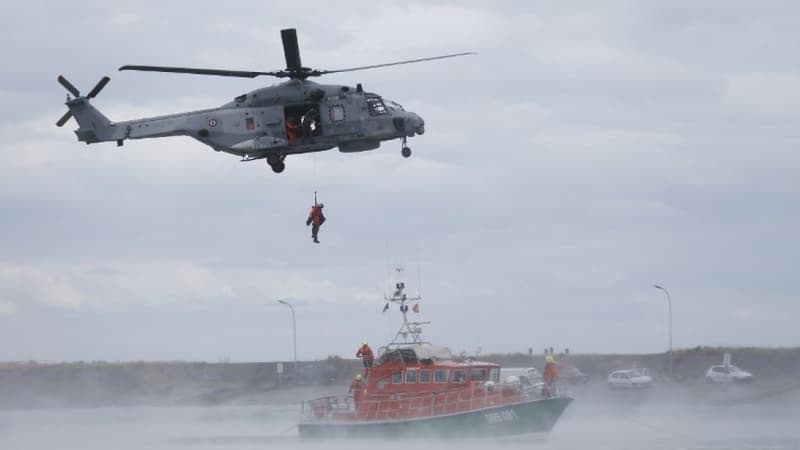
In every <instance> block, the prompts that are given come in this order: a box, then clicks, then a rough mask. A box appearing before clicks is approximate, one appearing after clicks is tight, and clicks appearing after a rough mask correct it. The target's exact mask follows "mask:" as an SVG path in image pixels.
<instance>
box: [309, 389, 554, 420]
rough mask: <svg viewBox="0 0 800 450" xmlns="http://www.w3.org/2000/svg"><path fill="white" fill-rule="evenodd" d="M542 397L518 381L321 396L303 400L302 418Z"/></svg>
mask: <svg viewBox="0 0 800 450" xmlns="http://www.w3.org/2000/svg"><path fill="white" fill-rule="evenodd" d="M541 398H545V397H544V396H543V394H542V393H541V392H540V391H536V392H530V391H528V392H525V391H524V390H523V389H522V388H521V386H520V385H519V384H514V383H498V384H494V385H491V384H489V385H474V386H468V387H464V388H463V389H458V390H448V391H438V392H403V393H392V394H372V395H370V397H369V398H359V396H358V395H356V396H355V398H354V397H352V396H347V397H323V398H319V399H316V400H311V401H307V402H304V403H303V406H302V417H303V419H304V420H306V421H317V420H329V419H349V420H392V419H413V418H428V417H434V416H441V415H449V414H457V413H461V412H467V411H473V410H480V409H485V408H491V407H495V406H502V405H510V404H515V403H520V402H524V401H529V400H534V399H541Z"/></svg>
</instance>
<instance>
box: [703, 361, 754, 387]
mask: <svg viewBox="0 0 800 450" xmlns="http://www.w3.org/2000/svg"><path fill="white" fill-rule="evenodd" d="M706 381H709V382H712V383H750V382H752V381H753V374H751V373H750V372H747V371H745V370H742V369H740V368H738V367H736V366H734V365H732V364H731V365H727V366H725V365H719V366H711V368H710V369H708V371H707V372H706Z"/></svg>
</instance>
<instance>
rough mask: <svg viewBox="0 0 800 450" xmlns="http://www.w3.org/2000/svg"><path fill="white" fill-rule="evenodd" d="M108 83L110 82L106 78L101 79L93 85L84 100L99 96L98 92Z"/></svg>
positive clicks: (109, 79)
mask: <svg viewBox="0 0 800 450" xmlns="http://www.w3.org/2000/svg"><path fill="white" fill-rule="evenodd" d="M109 81H111V78H108V77H103V78H101V79H100V81H98V82H97V84H95V85H94V87H93V88H92V90H91V91H90V92H89V93H88V94H86V98H95V97H96V96H97V94H99V93H100V91H102V90H103V88H104V87H106V85H107V84H108V82H109Z"/></svg>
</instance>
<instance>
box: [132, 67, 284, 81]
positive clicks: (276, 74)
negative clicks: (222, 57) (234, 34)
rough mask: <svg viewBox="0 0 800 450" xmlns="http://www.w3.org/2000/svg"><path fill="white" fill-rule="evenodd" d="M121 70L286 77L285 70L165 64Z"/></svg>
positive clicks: (248, 76)
mask: <svg viewBox="0 0 800 450" xmlns="http://www.w3.org/2000/svg"><path fill="white" fill-rule="evenodd" d="M119 70H139V71H142V72H169V73H191V74H195V75H217V76H220V77H240V78H255V77H257V76H260V75H269V76H273V77H285V76H286V74H285V72H284V71H282V70H281V71H276V72H249V71H246V70H223V69H198V68H192V67H164V66H122V67H120V68H119Z"/></svg>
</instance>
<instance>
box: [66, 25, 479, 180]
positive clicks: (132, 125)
mask: <svg viewBox="0 0 800 450" xmlns="http://www.w3.org/2000/svg"><path fill="white" fill-rule="evenodd" d="M281 40H282V42H283V52H284V57H285V59H286V68H285V69H283V70H276V71H272V72H251V71H241V70H223V69H200V68H191V67H165V66H142V65H125V66H122V67H120V68H119V70H120V71H125V70H138V71H146V72H168V73H182V74H196V75H216V76H224V77H243V78H255V77H258V76H272V77H276V78H288V80H287V81H284V82H281V83H279V84H276V85H273V86H269V87H264V88H260V89H256V90H254V91H251V92H248V93H246V94H242V95H239V96H237V97H235V98H234V99H233V100H232V101H230V102H228V103H225V104H224V105H222V106H219V107H216V108H210V109H203V110H197V111H189V112H183V113H177V114H170V115H165V116H158V117H150V118H144V119H135V120H128V121H123V122H112V121H111V120H109V119H108V118H107V117H106V116H104V115H103V114H102V113H101V112H100V111H99V110H97V109H96V108H95V107H94V106H93V105H92V104H91V103H90V100H91V99H93V98H94V97H96V96H97V94H99V93H100V91H101V90H102V89H103V88H104V87H105V86H106V84H108V82H109V81H110V78H109V77H107V76H106V77H103V78H102V79H100V81H99V82H98V83H97V84H96V85H95V86H94V88H92V90H91V91H89V93H88V94H86V95H81V94H80V91H79V90H78V89H77V88H76V87H75V86H74V85H73V84H72V83H70V82H69V81H68V80H67V79H66V78H64V76H63V75H59V76H58V82H59V83H60V84H61V85H62V86H63V87H64V88H65V89H66V90H67V92H68V94H67V101H66V106H67V108H69V111H67V112H66V113H65V114H64V115H63V116H62V117H61V118H60V119H59V120H58V121H57V122H56V125H57V126H59V127H61V126H63V125H64V124H65V123H66V122H67V121H68V120H69V119H70V118H72V117H74V118H75V120H76V121H77V122H78V129H77V130H75V134H76V135H77V137H78V141H80V142H85V143H86V144H87V145H88V144H94V143H98V142H114V141H116V143H117V146H119V147H121V146H122V145H123V143H124V142H125V140H127V139H144V138H159V137H167V136H189V137H192V138H194V139H196V140H198V141H200V142H202V143H203V144H205V145H208V146H209V147H211V148H212V149H214V150H216V151H221V152H226V153H230V154H233V155H236V156H239V157H241V158H242V159H241V160H242V161H254V160H259V159H264V160H266V162H267V164H269V166H270V167H271V168H272V170H273V172H275V173H281V172H283V171H284V169H285V168H286V165H285V163H284V159H285V158H286V156H288V155H292V154H301V153H311V152H319V151H323V150H330V149H332V148H335V147H338V148H339V151H341V152H344V153H350V152H362V151H367V150H374V149H377V148H378V147H380V144H381V142H382V141H389V140H393V139H400V140H401V154H402V155H403V157H405V158H408V157H410V156H411V149H410V148H409V147H408V145H407V139H408V138H409V137H413V136H415V135H421V134H423V133H425V121H424V120H423V119H422V118H421V117H420V116H419V115H417V114H415V113H413V112H410V111H406V110H404V109H403V107H402V106H400V104H398V103H396V102H393V101H391V100H388V99H384V98H383V97H381V96H380V95H378V94H375V93H371V92H367V91H365V90H364V88H363V87H362V85H361V84H360V83H359V84H357V85H356V86H355V87H351V86H341V85H324V84H318V83H315V82H313V81H310V80H309V78H312V77H319V76H322V75H326V74H332V73H340V72H353V71H357V70H366V69H374V68H379V67H388V66H395V65H400V64H411V63H418V62H423V61H432V60H437V59H445V58H454V57H458V56H465V55H472V54H475V53H473V52H465V53H455V54H449V55H441V56H434V57H430V58H420V59H413V60H406V61H397V62H390V63H385V64H377V65H370V66H361V67H351V68H347V69H337V70H318V69H311V68H308V67H304V66H303V65H302V63H301V61H300V48H299V46H298V41H297V32H296V30H295V29H294V28H288V29H284V30H281ZM70 95H71V96H70Z"/></svg>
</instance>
